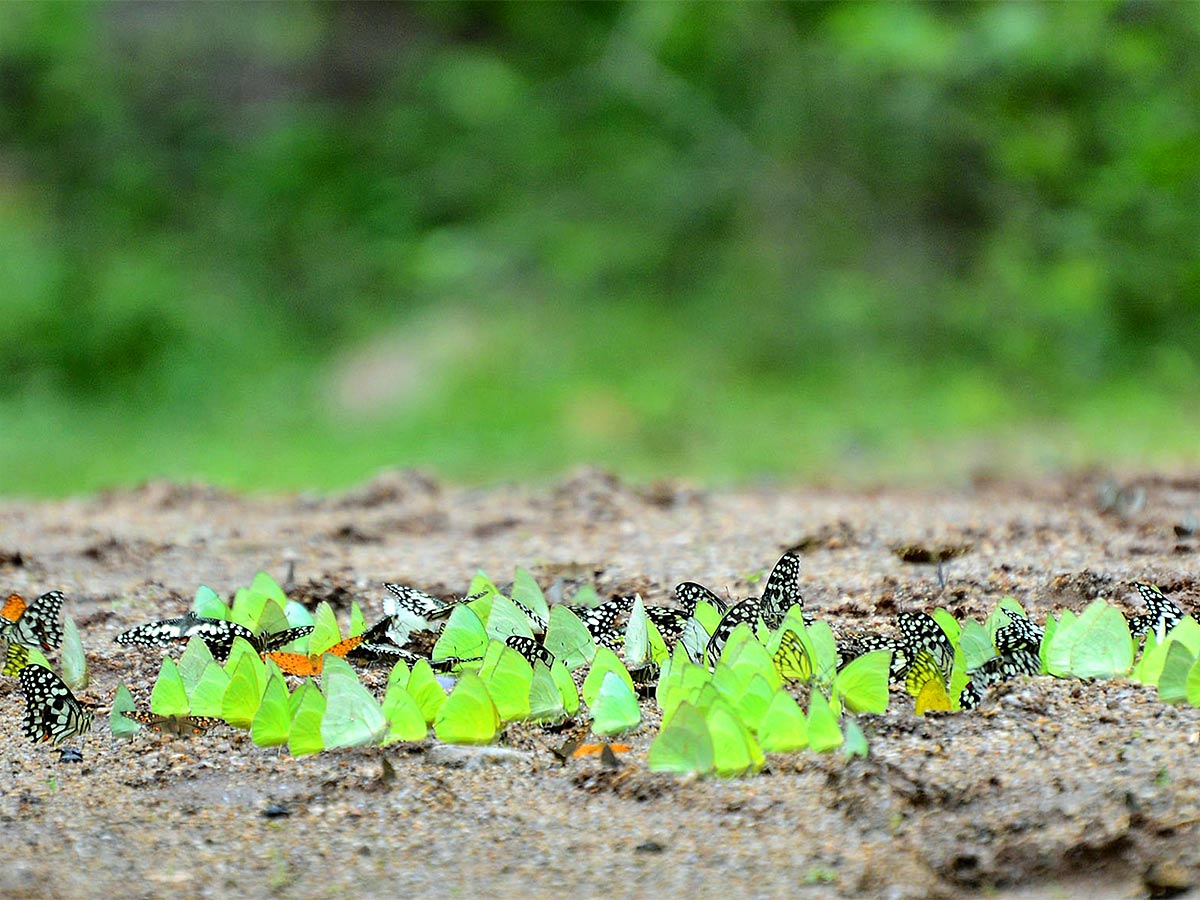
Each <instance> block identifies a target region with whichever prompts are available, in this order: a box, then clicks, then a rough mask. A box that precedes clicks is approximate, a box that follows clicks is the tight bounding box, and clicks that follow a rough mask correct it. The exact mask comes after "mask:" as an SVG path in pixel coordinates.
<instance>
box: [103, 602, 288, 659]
mask: <svg viewBox="0 0 1200 900" xmlns="http://www.w3.org/2000/svg"><path fill="white" fill-rule="evenodd" d="M303 627H307V626H303ZM288 631H291V629H288ZM282 633H284V632H281V634H282ZM193 636H195V637H199V638H200V639H201V640H202V641H204V643H206V644H208V649H209V650H211V651H212V655H213V658H214V659H218V660H222V659H226V658H227V657H228V656H229V651H230V650H231V649H232V648H233V642H234V640H235V639H237V638H243V639H245V640H246V641H248V642H249V643H250V645H251V646H257V645H258V643H259V641H258V638H257V636H256V635H255V634H254V632H253V631H251V630H250V629H249V628H247V627H246V626H245V625H239V624H238V623H237V622H230V621H227V620H226V619H210V618H206V617H205V616H198V615H196V614H195V613H194V612H188V613H187V614H186V615H183V616H179V617H178V618H175V619H160V620H159V621H157V622H147V623H146V624H145V625H135V626H134V627H133V628H130V629H128V630H126V631H122V632H121V633H120V634H118V635H117V636H116V637H115V638H113V640H114V641H116V642H117V643H118V644H138V645H140V646H143V647H161V646H164V645H166V644H171V643H180V642H186V641H187V640H189V639H190V638H192V637H193Z"/></svg>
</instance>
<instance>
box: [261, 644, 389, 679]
mask: <svg viewBox="0 0 1200 900" xmlns="http://www.w3.org/2000/svg"><path fill="white" fill-rule="evenodd" d="M364 637H366V635H363V634H358V635H355V636H354V637H352V638H346V640H344V641H342V642H340V643H337V644H334V645H333V646H332V647H330V648H329V649H328V650H326V651H324V653H309V654H304V653H280V652H278V651H273V652H271V653H264V654H262V658H263V659H269V660H271V661H272V662H274V663H275V665H277V666H279V670H280V671H281V672H284V673H285V674H288V675H320V674H321V669H322V668H324V666H325V654H326V653H332V654H333V655H334V656H336V657H339V658H341V659H345V658H346V654H347V653H349V652H350V651H351V650H353V649H354V648H355V647H357V646H358V645H359V644H361V643H362V642H363V638H364Z"/></svg>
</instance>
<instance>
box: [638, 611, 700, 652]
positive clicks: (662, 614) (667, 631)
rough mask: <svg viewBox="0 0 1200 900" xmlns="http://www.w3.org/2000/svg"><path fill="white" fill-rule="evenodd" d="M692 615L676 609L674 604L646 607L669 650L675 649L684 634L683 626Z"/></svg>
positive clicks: (647, 616)
mask: <svg viewBox="0 0 1200 900" xmlns="http://www.w3.org/2000/svg"><path fill="white" fill-rule="evenodd" d="M691 617H692V614H691V613H689V612H684V611H683V610H682V609H675V608H674V607H672V606H647V607H646V618H648V619H649V620H650V621H651V622H653V623H654V627H655V628H656V629H658V633H659V634H660V635H662V639H663V643H664V644H666V645H667V649H668V650H671V649H674V647H675V645H676V644H677V643H678V642H679V639H680V638H681V637H682V636H683V626H684V625H686V624H687V620H688V619H690V618H691Z"/></svg>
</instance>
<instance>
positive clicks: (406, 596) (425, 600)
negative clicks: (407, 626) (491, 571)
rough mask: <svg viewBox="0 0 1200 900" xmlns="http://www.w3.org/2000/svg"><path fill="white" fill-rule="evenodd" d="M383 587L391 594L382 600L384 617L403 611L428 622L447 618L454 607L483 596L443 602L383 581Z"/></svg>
mask: <svg viewBox="0 0 1200 900" xmlns="http://www.w3.org/2000/svg"><path fill="white" fill-rule="evenodd" d="M383 586H384V587H385V588H387V589H388V590H389V591H391V593H392V596H391V597H384V598H383V613H384V615H387V616H396V615H397V614H399V613H400V612H401V610H403V611H405V612H408V613H410V614H412V615H414V616H416V617H418V618H421V619H425V620H426V621H429V622H433V621H436V620H438V619H445V618H448V617H449V615H450V613H452V612H454V607H456V606H460V605H462V604H463V603H470V602H471V601H472V600H478V599H479V598H480V597H482V596H483V592H480V593H478V594H471V595H470V596H468V597H460V598H458V599H455V600H443V599H441V598H440V597H435V596H433V595H432V594H427V593H425V592H424V591H422V590H418V589H417V588H415V587H409V586H408V585H405V584H395V583H393V582H390V581H385V582H384V583H383Z"/></svg>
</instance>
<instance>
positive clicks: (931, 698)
mask: <svg viewBox="0 0 1200 900" xmlns="http://www.w3.org/2000/svg"><path fill="white" fill-rule="evenodd" d="M939 630H940V629H939ZM904 687H905V689H906V690H907V691H908V693H909V694H911V695H912V696H913V697H916V698H917V715H918V716H923V715H925V711H926V710H942V711H945V710H949V709H950V695H949V694H948V693H947V692H946V676H945V670H944V669H942V666H941V664H940V663H939V662H938V660H937V658H936V657H935V656H934V655H933V653H932V652H930V651H929V650H927V649H921V650H918V651H917V653H916V656H915V657H914V658H913V662H912V665H911V666H909V667H908V674H907V675H906V676H905V679H904Z"/></svg>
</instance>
